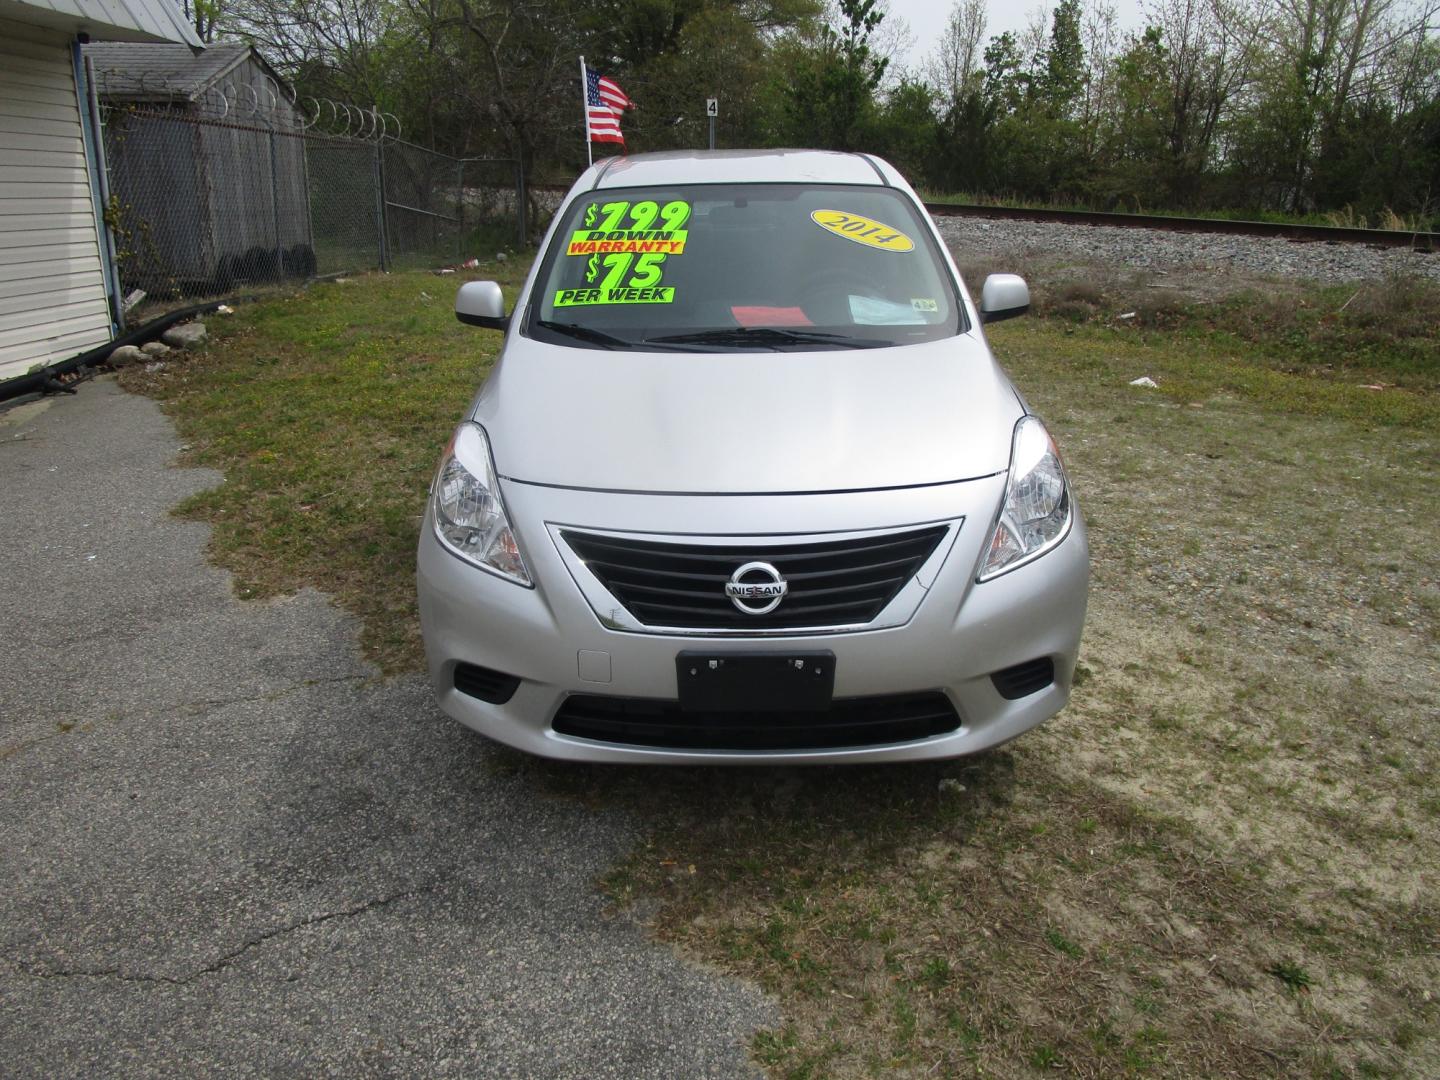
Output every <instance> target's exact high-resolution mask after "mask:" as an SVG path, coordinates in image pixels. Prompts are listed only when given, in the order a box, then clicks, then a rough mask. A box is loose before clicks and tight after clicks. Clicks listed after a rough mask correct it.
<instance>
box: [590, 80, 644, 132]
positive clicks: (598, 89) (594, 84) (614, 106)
mask: <svg viewBox="0 0 1440 1080" xmlns="http://www.w3.org/2000/svg"><path fill="white" fill-rule="evenodd" d="M632 104H634V103H633V102H632V101H631V100H630V99H629V98H628V97H626V96H625V91H624V90H621V89H620V87H619V86H617V85H616V84H615V83H614V81H612V80H610V79H607V78H605V77H604V76H603V75H601V74H600V73H599V72H598V71H591V70H590V69H589V68H586V69H585V131H586V133H587V134H588V135H589V136H590V141H591V142H617V143H619V144H620V145H621V146H624V145H625V136H624V135H622V134H621V133H620V114H621V113H623V112H624V111H625V110H626V109H628V108H630V106H631V105H632Z"/></svg>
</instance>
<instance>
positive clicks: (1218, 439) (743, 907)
mask: <svg viewBox="0 0 1440 1080" xmlns="http://www.w3.org/2000/svg"><path fill="white" fill-rule="evenodd" d="M497 269H498V270H499V274H500V277H501V280H502V281H505V282H506V283H507V284H508V285H510V286H513V285H514V284H515V276H514V275H518V274H519V273H520V272H521V269H522V268H520V267H517V266H516V265H515V263H513V262H512V263H507V264H504V266H503V267H500V268H495V267H491V268H487V269H485V270H482V271H480V272H479V273H478V274H477V275H476V276H481V277H485V276H494V273H495V271H496V270H497ZM507 273H508V274H510V275H512V276H511V277H510V278H509V279H508V281H507V280H506V278H505V275H506V274H507ZM456 284H457V280H456V278H454V277H445V278H438V277H434V276H431V275H428V274H394V275H388V276H380V275H376V276H370V277H362V278H356V279H354V280H352V281H350V282H347V283H337V284H325V285H317V286H315V287H314V288H312V289H310V290H309V291H307V292H304V293H298V294H296V295H295V296H293V297H292V298H289V299H284V300H277V301H270V302H266V303H264V304H259V305H255V306H250V307H246V308H243V309H241V310H240V311H239V312H238V313H237V314H236V315H235V316H234V317H232V318H231V319H229V320H224V321H222V320H220V319H218V318H217V319H214V320H212V321H211V324H210V325H211V329H212V332H213V333H214V335H215V338H216V340H215V342H214V343H213V344H212V345H211V346H210V347H209V348H208V350H206V351H205V352H203V353H201V354H198V355H196V356H193V357H191V356H187V357H184V358H182V359H181V360H180V361H178V362H173V363H169V364H167V365H166V366H165V367H164V369H163V370H160V371H146V370H144V369H131V370H130V371H127V372H126V373H125V376H124V379H125V383H126V385H127V386H129V387H130V388H132V389H136V390H140V391H143V392H147V393H151V394H153V395H155V396H156V397H158V398H159V399H160V400H161V401H162V402H163V403H164V406H165V408H166V409H167V410H168V411H169V412H170V413H171V415H172V416H174V418H175V420H176V423H177V424H178V426H179V428H180V431H181V434H182V437H183V439H184V440H185V441H186V442H187V443H188V444H189V445H190V446H191V447H192V449H191V450H190V451H189V452H188V457H189V459H190V460H193V461H194V462H196V463H200V464H205V465H210V466H213V467H216V468H218V469H221V470H222V471H223V472H224V473H225V476H226V482H225V483H224V484H223V485H221V486H220V487H218V488H216V489H215V490H213V491H210V492H207V493H204V494H202V495H200V496H197V497H195V498H194V499H191V500H190V501H189V502H188V503H187V504H185V506H183V507H182V508H181V511H180V512H181V513H182V514H184V515H186V516H188V517H191V518H195V519H199V520H204V521H207V522H209V523H211V524H212V525H213V526H214V533H213V539H212V541H211V546H212V554H213V557H214V558H215V560H216V561H217V562H219V563H220V564H222V565H224V566H226V567H229V568H230V569H232V570H233V571H234V573H235V575H236V587H237V588H238V589H239V590H240V592H241V593H242V595H245V596H255V597H263V596H270V595H274V594H276V593H280V592H284V591H287V590H292V589H295V588H299V587H302V586H304V585H314V586H316V587H319V588H321V589H324V590H325V591H327V592H329V593H331V594H332V595H334V596H335V597H336V598H337V599H338V601H339V602H340V603H342V604H343V605H344V606H345V607H346V608H348V609H349V610H351V611H353V612H354V613H356V614H357V615H358V616H359V618H360V620H361V623H362V626H363V628H364V631H363V632H364V647H365V649H366V651H367V653H368V654H369V655H370V656H371V657H372V658H373V659H374V660H375V661H376V662H377V663H379V664H380V665H381V666H382V667H383V668H384V669H385V670H386V671H388V672H394V673H400V672H405V671H409V670H412V669H414V668H416V667H418V665H419V662H420V653H419V647H418V634H417V630H416V625H415V616H414V597H413V594H414V587H413V559H414V543H415V530H416V523H417V519H418V517H419V515H420V512H421V508H422V505H423V500H424V497H425V489H426V486H427V484H428V482H429V479H430V475H431V471H432V469H433V468H434V465H435V460H436V457H437V455H438V453H439V451H440V449H441V447H442V445H443V444H444V442H445V440H446V438H447V437H448V435H449V432H450V430H451V428H452V426H453V425H454V423H455V422H456V420H457V418H458V417H459V416H460V414H461V413H462V411H463V409H464V407H465V404H466V402H467V401H468V400H469V398H470V397H471V395H472V394H473V392H474V389H475V387H476V385H477V383H478V382H479V379H480V377H481V376H482V375H483V373H484V372H485V370H486V367H487V365H488V364H489V363H490V361H491V359H492V358H493V350H494V348H495V346H496V345H497V343H498V340H499V336H498V335H495V334H489V333H485V332H480V331H475V330H471V329H467V328H465V327H462V326H460V325H459V324H457V323H456V322H455V321H454V319H453V317H452V316H451V313H450V308H451V300H452V297H453V291H454V288H455V286H456ZM1415 288H1417V289H1419V290H1420V291H1419V292H1418V293H1416V294H1414V295H1412V296H1409V298H1408V299H1406V298H1404V297H1401V298H1400V299H1396V297H1397V296H1398V295H1399V294H1396V293H1395V290H1394V289H1393V288H1391V287H1390V286H1388V285H1385V284H1383V283H1382V284H1381V285H1377V286H1375V287H1373V288H1372V289H1371V290H1370V292H1369V293H1366V295H1364V296H1363V297H1360V298H1358V299H1357V298H1356V297H1353V296H1352V297H1351V300H1350V303H1349V306H1348V307H1346V308H1345V309H1344V310H1337V309H1338V308H1340V306H1341V304H1343V303H1345V302H1346V296H1349V295H1350V293H1352V292H1353V290H1347V291H1346V294H1345V296H1340V295H1339V294H1338V293H1334V292H1327V291H1324V290H1316V291H1310V292H1303V293H1301V294H1297V293H1294V292H1293V291H1292V292H1289V293H1287V295H1288V296H1291V297H1292V298H1293V297H1295V296H1298V297H1299V299H1298V300H1295V301H1294V302H1287V303H1286V304H1284V305H1277V304H1275V303H1274V302H1273V299H1272V300H1267V299H1265V298H1257V297H1250V298H1239V299H1231V300H1227V301H1226V307H1225V308H1224V312H1223V318H1222V317H1217V316H1216V314H1215V311H1216V309H1215V308H1214V307H1213V306H1212V307H1207V308H1206V309H1205V310H1204V311H1199V310H1198V309H1197V310H1191V309H1189V308H1187V307H1185V306H1184V305H1183V304H1175V303H1171V304H1170V306H1169V307H1167V308H1166V309H1165V310H1163V311H1153V312H1147V313H1143V314H1142V316H1141V317H1138V318H1136V319H1134V320H1130V321H1128V322H1126V323H1124V324H1117V323H1115V322H1114V321H1113V320H1111V319H1110V318H1108V317H1107V316H1104V315H1103V312H1104V310H1105V305H1106V303H1107V300H1106V298H1105V297H1104V296H1103V295H1099V294H1097V295H1090V294H1084V295H1078V294H1077V295H1060V293H1059V292H1058V291H1057V292H1056V293H1055V294H1052V295H1050V296H1040V297H1038V298H1037V299H1038V301H1039V302H1038V303H1037V310H1039V311H1041V312H1042V313H1046V312H1048V314H1042V317H1039V318H1035V319H1029V320H1017V321H1016V322H1014V323H1007V324H1003V325H1001V326H998V327H996V328H995V329H994V332H993V333H992V335H991V337H992V341H993V343H994V345H995V347H996V349H997V352H998V353H999V354H1000V355H1001V358H1002V361H1003V362H1004V363H1005V364H1006V366H1007V368H1008V369H1009V370H1010V372H1011V373H1012V375H1013V376H1014V378H1015V380H1016V382H1017V383H1018V384H1019V385H1020V386H1021V388H1022V389H1023V390H1024V391H1025V393H1026V395H1027V396H1028V398H1029V399H1030V401H1031V403H1032V404H1033V405H1034V406H1035V407H1036V409H1037V410H1038V411H1040V412H1041V413H1042V414H1044V415H1045V417H1046V419H1047V421H1048V422H1049V424H1050V426H1051V429H1052V430H1053V431H1054V432H1055V434H1056V436H1057V438H1058V439H1059V441H1060V443H1061V446H1062V448H1063V450H1064V451H1065V453H1066V457H1067V464H1068V466H1069V469H1070V472H1071V477H1072V480H1073V482H1074V484H1075V486H1076V489H1077V492H1078V497H1079V501H1080V505H1081V507H1082V509H1083V511H1084V513H1085V515H1086V518H1087V520H1088V522H1089V524H1090V529H1091V542H1092V546H1093V556H1094V562H1093V567H1094V581H1093V591H1092V599H1091V615H1090V619H1089V622H1088V625H1087V630H1086V639H1085V644H1084V647H1083V655H1082V664H1083V666H1082V669H1081V678H1080V684H1079V686H1078V688H1077V691H1076V694H1075V699H1074V701H1073V703H1072V705H1071V706H1070V708H1069V709H1067V710H1066V712H1064V713H1063V714H1062V715H1061V716H1060V717H1058V718H1056V719H1055V720H1054V721H1052V722H1051V723H1049V724H1048V725H1046V726H1045V727H1043V728H1042V729H1040V730H1039V731H1037V732H1034V733H1032V734H1030V735H1028V736H1026V737H1025V738H1023V739H1021V740H1019V741H1017V742H1016V743H1014V744H1012V745H1011V746H1009V747H1006V748H1005V749H1003V750H1001V751H998V752H994V753H991V754H988V755H985V756H984V757H982V758H979V759H975V760H962V761H958V762H953V763H946V764H943V765H933V766H922V767H887V768H863V769H814V770H789V769H765V770H727V771H715V770H697V769H685V770H636V769H623V768H608V769H599V768H587V767H575V766H560V765H554V764H550V763H546V762H541V761H537V760H532V759H529V758H524V757H521V756H519V755H516V754H513V753H509V752H506V751H499V750H497V751H496V753H495V754H494V756H493V760H494V762H495V768H497V769H504V770H515V771H520V772H522V773H524V774H525V775H526V776H527V777H528V778H530V779H531V781H532V782H533V783H535V784H536V785H540V786H543V787H544V788H546V789H547V790H550V791H553V792H554V793H556V794H558V795H562V796H565V797H573V798H576V799H583V800H587V801H591V802H598V803H601V804H604V805H608V806H619V807H622V808H624V809H626V810H629V811H631V812H633V813H636V814H638V815H641V816H642V817H643V818H644V819H645V820H647V821H649V822H650V823H651V827H650V837H649V839H648V841H647V843H646V844H645V845H644V846H643V847H641V848H640V849H639V850H637V851H636V852H634V853H633V855H632V856H631V857H630V858H629V859H628V860H627V861H626V862H625V863H624V864H622V865H620V866H617V867H615V868H614V869H613V870H612V872H611V873H610V874H609V875H608V876H607V878H606V880H605V881H604V882H603V883H602V887H603V888H605V889H606V890H608V892H609V893H610V895H611V896H612V897H613V898H614V900H615V902H616V904H617V905H618V906H626V905H631V906H633V909H634V910H635V911H636V912H637V913H639V914H640V915H641V916H642V917H644V918H646V919H647V920H648V921H649V922H650V923H651V924H652V925H653V927H654V928H655V932H656V933H658V934H659V935H660V936H662V937H663V938H665V939H666V940H669V941H672V942H674V943H676V944H677V946H678V947H680V948H683V949H684V950H686V951H687V952H688V953H689V954H690V955H692V956H695V957H697V958H699V959H701V960H703V961H705V962H708V963H712V964H714V965H717V966H719V967H720V968H722V969H724V970H727V971H730V972H734V973H737V974H739V975H743V976H745V977H748V978H752V979H755V980H757V981H758V982H760V983H761V984H762V985H764V986H765V987H766V988H767V989H768V990H770V991H772V992H773V993H774V994H775V995H776V997H777V999H778V1000H779V1001H780V1003H781V1007H782V1010H783V1013H784V1016H785V1020H784V1023H783V1025H782V1026H781V1027H780V1028H778V1029H777V1030H774V1031H767V1032H764V1033H762V1034H761V1035H760V1036H759V1037H758V1038H757V1039H756V1042H755V1045H754V1052H755V1054H756V1056H757V1059H758V1060H759V1061H761V1062H762V1063H763V1064H764V1065H765V1066H766V1067H767V1068H768V1069H769V1070H771V1071H772V1072H773V1074H774V1075H776V1076H784V1077H817V1078H818V1077H850V1076H869V1075H877V1074H885V1075H897V1076H914V1077H924V1076H968V1075H986V1076H1015V1075H1021V1076H1023V1075H1040V1074H1046V1075H1048V1074H1050V1073H1053V1072H1063V1073H1065V1074H1067V1075H1075V1076H1093V1077H1102V1076H1115V1075H1132V1074H1133V1075H1139V1076H1151V1075H1154V1076H1215V1077H1231V1076H1233V1077H1251V1076H1268V1075H1284V1076H1315V1077H1331V1076H1334V1077H1349V1076H1404V1077H1427V1076H1436V1075H1440V1038H1437V1032H1440V1002H1437V1000H1436V997H1437V995H1440V899H1437V892H1436V889H1437V882H1436V875H1437V870H1440V792H1437V790H1436V787H1435V779H1434V778H1435V776H1436V767H1437V764H1440V761H1437V758H1440V753H1437V749H1436V745H1437V742H1436V726H1437V722H1440V706H1437V701H1440V694H1437V689H1436V687H1437V685H1440V649H1437V642H1440V539H1437V536H1436V522H1437V512H1436V507H1437V506H1440V470H1437V462H1440V345H1437V344H1436V341H1435V337H1434V335H1433V331H1432V332H1427V331H1426V330H1425V327H1426V326H1427V325H1428V326H1429V327H1432V328H1433V326H1434V325H1435V323H1434V322H1433V321H1428V322H1427V320H1428V319H1429V318H1430V316H1429V315H1427V314H1426V313H1427V312H1433V311H1436V310H1440V299H1437V296H1436V294H1435V292H1434V291H1433V290H1430V291H1427V290H1426V289H1420V287H1418V286H1416V287H1415ZM1302 301H1303V302H1302ZM1396 304H1401V305H1409V307H1407V308H1406V310H1411V311H1413V312H1419V314H1417V315H1414V317H1413V318H1411V317H1410V316H1406V319H1409V321H1405V320H1404V319H1402V320H1400V321H1398V322H1397V321H1395V319H1394V318H1392V316H1396V314H1397V313H1396V312H1395V311H1391V310H1389V309H1388V308H1387V305H1389V306H1390V307H1393V306H1394V305H1396ZM1119 310H1125V308H1120V309H1119ZM1307 311H1308V312H1309V313H1310V315H1306V314H1305V312H1307ZM1297 313H1298V314H1297ZM1311 315H1313V318H1312V317H1311ZM1387 327H1388V328H1389V329H1386V328H1387ZM597 355H598V354H597ZM1141 375H1149V376H1151V377H1152V378H1153V379H1154V380H1155V381H1156V382H1158V383H1159V389H1158V390H1143V389H1138V388H1134V387H1131V386H1130V385H1128V384H1129V382H1130V380H1131V379H1134V378H1136V377H1138V376H1141ZM1371 386H1381V387H1383V389H1378V390H1376V389H1369V388H1368V387H1371ZM468 737H470V736H468V735H466V734H464V733H463V732H461V731H460V729H458V728H457V730H456V738H457V739H460V738H468Z"/></svg>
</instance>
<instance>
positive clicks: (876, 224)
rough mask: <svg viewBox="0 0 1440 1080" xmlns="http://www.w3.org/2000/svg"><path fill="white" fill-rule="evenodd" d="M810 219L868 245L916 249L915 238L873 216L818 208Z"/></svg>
mask: <svg viewBox="0 0 1440 1080" xmlns="http://www.w3.org/2000/svg"><path fill="white" fill-rule="evenodd" d="M810 220H811V221H813V222H815V224H816V225H819V226H820V227H821V228H822V229H828V230H829V231H830V232H832V233H834V234H835V235H836V236H843V237H844V238H845V239H846V240H854V241H855V243H857V244H864V245H865V246H866V247H873V248H879V249H880V250H881V251H914V250H915V241H914V240H911V239H910V237H908V236H906V235H905V234H904V233H903V232H901V231H900V230H899V229H897V228H894V227H893V226H891V225H886V224H885V223H884V222H883V221H876V220H874V219H873V218H867V217H861V216H860V215H859V214H849V213H846V212H845V211H843V210H816V211H814V212H813V213H812V214H811V215H810Z"/></svg>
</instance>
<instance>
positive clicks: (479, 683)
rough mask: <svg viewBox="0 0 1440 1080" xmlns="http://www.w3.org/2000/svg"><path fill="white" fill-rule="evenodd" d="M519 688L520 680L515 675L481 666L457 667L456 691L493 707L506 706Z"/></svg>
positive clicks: (462, 665) (464, 665)
mask: <svg viewBox="0 0 1440 1080" xmlns="http://www.w3.org/2000/svg"><path fill="white" fill-rule="evenodd" d="M519 686H520V680H519V679H517V678H516V677H515V676H514V675H506V674H504V673H503V672H499V671H492V670H490V669H489V668H486V667H481V666H480V665H479V664H456V665H455V689H456V690H459V691H460V692H461V693H462V694H468V695H469V696H470V697H473V698H479V699H480V700H481V701H488V702H490V704H492V705H504V704H505V703H506V702H507V701H509V700H510V698H511V697H513V696H514V694H515V691H516V689H517V688H518V687H519Z"/></svg>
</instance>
